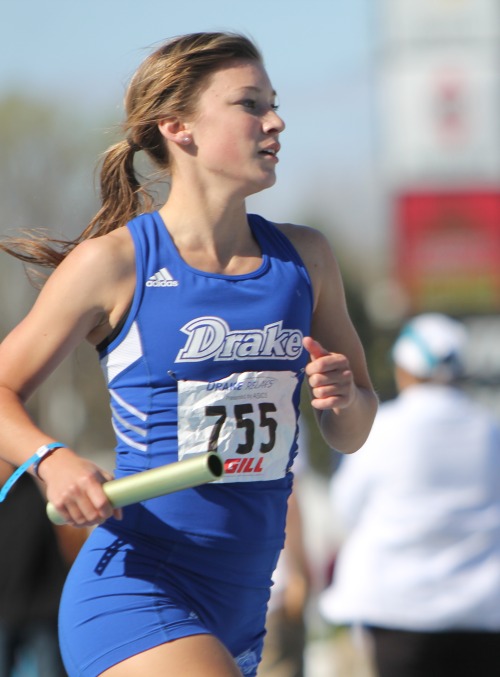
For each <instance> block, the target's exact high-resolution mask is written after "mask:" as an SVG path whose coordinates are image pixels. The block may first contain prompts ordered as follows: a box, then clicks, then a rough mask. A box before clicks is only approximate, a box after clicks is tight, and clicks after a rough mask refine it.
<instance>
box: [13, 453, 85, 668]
mask: <svg viewBox="0 0 500 677" xmlns="http://www.w3.org/2000/svg"><path fill="white" fill-rule="evenodd" d="M12 472H13V468H12V466H10V465H9V464H7V463H5V462H4V461H0V487H1V486H3V484H4V483H5V482H6V480H7V479H8V477H9V476H10V475H11V474H12ZM84 538H85V530H78V529H76V528H73V527H69V526H62V527H54V526H53V525H52V524H51V522H50V521H49V520H48V518H47V515H46V513H45V499H44V497H43V496H42V493H41V491H40V488H39V487H38V486H37V482H36V480H35V479H34V478H33V477H32V476H31V475H28V474H24V475H23V476H21V477H20V478H19V480H18V481H17V482H16V484H15V486H13V487H12V489H11V490H10V492H9V501H8V503H2V504H0V677H65V675H66V672H65V670H64V668H63V665H62V661H61V657H60V654H59V646H58V639H57V613H58V607H59V598H60V595H61V591H62V586H63V584H64V580H65V578H66V574H67V572H68V570H69V565H70V563H71V562H72V560H73V559H74V557H75V556H76V553H77V552H78V549H79V548H80V546H81V544H82V541H83V539H84Z"/></svg>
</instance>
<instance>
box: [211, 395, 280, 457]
mask: <svg viewBox="0 0 500 677" xmlns="http://www.w3.org/2000/svg"><path fill="white" fill-rule="evenodd" d="M228 409H229V412H228ZM230 409H231V407H227V406H226V405H217V404H216V405H210V406H207V407H205V415H206V416H210V417H212V416H213V417H215V418H216V419H217V420H216V421H215V423H214V424H213V426H212V430H211V432H210V438H209V443H208V449H209V451H217V448H218V443H219V436H220V432H221V429H222V426H223V425H224V423H225V421H226V419H227V418H228V416H233V417H234V419H235V424H236V428H238V429H241V430H243V431H244V441H243V442H241V443H240V444H239V445H238V447H237V448H236V453H237V454H249V453H250V452H251V451H252V450H253V448H254V445H255V420H254V418H253V417H252V416H251V414H253V413H254V407H253V404H249V403H248V404H235V405H234V406H233V407H232V409H233V411H232V412H231V411H230ZM275 411H276V405H274V404H273V403H272V402H259V403H258V412H259V423H258V425H259V428H267V441H265V442H261V444H260V447H259V451H260V453H261V454H267V453H268V452H269V451H271V449H272V448H273V447H274V445H275V444H276V430H277V427H278V422H277V421H276V419H275V418H273V417H272V416H270V414H271V413H273V412H275Z"/></svg>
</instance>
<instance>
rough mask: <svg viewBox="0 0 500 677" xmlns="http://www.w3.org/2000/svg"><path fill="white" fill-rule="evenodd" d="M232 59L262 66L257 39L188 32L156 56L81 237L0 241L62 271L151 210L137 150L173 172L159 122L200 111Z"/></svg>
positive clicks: (136, 88) (104, 165)
mask: <svg viewBox="0 0 500 677" xmlns="http://www.w3.org/2000/svg"><path fill="white" fill-rule="evenodd" d="M232 59H249V60H254V61H259V62H261V63H262V56H261V54H260V52H259V50H258V49H257V47H256V46H255V45H254V44H253V42H252V41H251V40H249V39H248V38H247V37H245V36H243V35H239V34H237V33H192V34H188V35H183V36H180V37H177V38H173V39H172V40H169V41H168V42H166V43H165V44H163V45H162V46H161V47H159V48H158V49H157V50H155V51H154V52H153V53H152V54H150V55H149V56H148V57H147V58H146V59H145V60H144V61H143V63H142V64H141V65H140V66H139V68H138V69H137V71H136V73H135V75H134V76H133V77H132V79H131V81H130V84H129V86H128V88H127V91H126V95H125V121H124V122H123V124H122V129H123V136H124V138H123V139H122V140H121V141H119V142H118V143H115V144H114V145H112V146H110V147H109V148H108V149H107V150H106V151H105V152H104V154H103V156H102V159H101V167H100V193H101V207H100V209H99V211H98V212H97V214H96V215H95V216H94V218H93V219H92V220H91V221H90V223H89V224H88V226H87V227H86V228H85V230H84V231H83V232H82V233H81V234H80V235H79V236H78V237H76V238H75V239H74V240H63V239H55V238H51V237H48V236H47V235H45V234H37V233H36V232H32V233H31V234H30V235H29V236H28V234H25V233H23V234H22V235H20V236H19V237H9V238H5V239H4V240H3V241H0V249H1V250H3V251H5V252H7V253H9V254H11V255H12V256H15V257H16V258H18V259H20V260H21V261H24V262H25V263H28V264H31V265H35V266H42V267H47V268H56V267H57V266H58V264H59V263H60V262H61V261H62V260H63V259H64V258H65V257H66V256H67V255H68V254H69V252H70V251H71V250H72V249H74V247H76V246H77V245H78V244H79V243H80V242H83V241H84V240H87V239H90V238H94V237H98V236H100V235H105V234H106V233H109V232H111V231H113V230H115V229H116V228H119V227H121V226H124V225H125V224H126V223H127V222H128V221H129V220H130V219H132V218H134V217H135V216H137V215H138V214H140V213H141V212H143V211H147V210H148V209H151V207H152V204H153V197H152V195H151V194H150V193H149V192H148V190H147V187H146V186H145V185H143V184H141V181H140V179H139V177H138V174H137V172H136V170H135V167H134V156H135V154H136V153H137V152H138V151H144V152H145V153H146V155H147V157H148V159H149V160H150V161H152V162H153V164H154V165H155V166H156V167H157V168H159V169H160V170H161V171H162V172H165V173H166V174H167V175H168V174H170V171H171V167H170V158H169V156H168V152H167V146H166V143H165V142H164V140H163V137H162V136H161V133H160V131H159V129H158V122H159V121H160V120H162V119H165V118H168V117H181V118H182V117H188V116H191V115H193V114H194V113H195V111H196V104H197V99H198V95H199V93H200V90H201V88H202V86H203V84H204V82H205V80H206V78H207V77H208V76H209V75H211V74H212V73H213V72H215V71H216V70H218V69H219V68H221V67H223V66H224V65H225V64H226V63H227V62H228V61H230V60H232Z"/></svg>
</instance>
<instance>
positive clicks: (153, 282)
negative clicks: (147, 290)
mask: <svg viewBox="0 0 500 677" xmlns="http://www.w3.org/2000/svg"><path fill="white" fill-rule="evenodd" d="M178 284H179V282H178V281H177V280H174V278H173V277H172V275H170V273H169V272H168V270H167V269H166V268H161V269H160V270H159V271H158V272H157V273H155V274H154V275H151V277H150V278H149V280H148V281H147V282H146V287H177V286H178Z"/></svg>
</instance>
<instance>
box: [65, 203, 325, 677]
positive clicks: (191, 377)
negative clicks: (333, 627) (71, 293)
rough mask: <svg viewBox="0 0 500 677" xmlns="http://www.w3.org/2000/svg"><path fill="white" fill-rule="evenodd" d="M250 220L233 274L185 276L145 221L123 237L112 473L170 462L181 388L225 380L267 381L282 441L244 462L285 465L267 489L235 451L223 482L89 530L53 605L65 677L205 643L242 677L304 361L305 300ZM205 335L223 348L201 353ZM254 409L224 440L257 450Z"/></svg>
mask: <svg viewBox="0 0 500 677" xmlns="http://www.w3.org/2000/svg"><path fill="white" fill-rule="evenodd" d="M249 223H250V226H251V228H252V232H253V235H254V237H255V239H256V240H257V242H258V243H259V246H260V248H261V251H262V263H261V265H260V266H259V268H258V269H257V270H256V271H254V272H251V273H249V274H245V275H236V276H226V275H217V274H210V273H206V272H203V271H199V270H195V269H193V268H192V267H190V266H189V265H187V264H186V263H185V262H184V261H183V260H182V259H181V257H180V256H179V254H178V252H177V249H176V247H175V245H174V243H173V241H172V240H171V238H170V235H169V233H168V230H167V228H166V227H165V225H164V223H163V221H162V220H161V218H160V216H159V214H158V213H156V212H155V213H153V214H144V215H142V216H140V217H138V218H137V219H134V220H133V221H132V222H130V223H129V224H128V228H129V230H130V232H131V235H132V237H133V241H134V245H135V250H136V270H137V284H136V291H135V294H134V298H133V301H132V305H131V308H130V311H129V314H128V316H127V318H126V320H125V322H124V323H123V326H122V327H121V329H120V331H119V333H118V335H117V336H115V337H113V338H112V340H111V341H110V343H109V345H107V346H105V347H102V348H101V349H100V353H99V355H100V359H101V364H102V367H103V371H104V374H105V377H106V379H107V382H108V387H109V391H110V402H111V411H112V422H113V426H114V428H115V431H116V435H117V467H116V472H115V475H116V477H123V476H127V475H130V474H133V473H136V472H138V471H141V470H147V469H149V468H153V467H157V466H160V465H164V464H166V463H171V462H175V461H177V460H178V459H179V446H178V445H179V426H180V423H179V420H178V397H179V390H180V387H181V386H180V384H181V383H182V384H185V383H188V384H191V383H194V382H201V383H204V384H206V390H207V391H210V390H211V387H212V386H213V387H214V388H215V387H216V385H217V386H221V383H223V382H224V387H226V386H228V384H227V382H226V381H225V380H227V379H229V380H231V378H232V376H233V375H234V374H240V375H241V374H244V375H248V374H254V373H261V372H262V373H266V374H270V376H269V377H268V381H269V383H271V382H272V381H273V374H278V375H277V376H276V378H274V383H278V384H279V389H280V391H284V392H285V395H286V397H287V398H288V402H289V407H290V420H287V422H286V423H285V425H284V426H283V427H284V428H286V429H287V430H291V436H290V443H289V445H286V446H285V445H284V444H282V443H280V444H278V445H276V446H277V447H279V448H276V449H275V448H273V449H272V450H271V453H269V450H268V449H267V447H266V444H265V443H264V444H263V443H262V441H261V442H259V443H258V444H254V445H253V447H252V450H251V453H253V455H254V457H253V460H255V459H256V458H258V463H257V465H260V464H262V465H264V464H265V463H267V462H268V461H269V459H271V460H272V458H275V457H276V455H278V457H279V458H282V459H283V458H284V464H285V465H284V467H283V472H280V473H277V475H278V477H277V478H273V479H266V481H262V480H260V479H258V478H259V477H260V476H259V475H257V474H255V475H254V476H253V477H251V478H250V477H249V476H247V477H245V476H244V474H245V473H248V474H250V473H251V472H253V471H255V470H256V468H255V467H254V466H252V465H251V464H248V463H247V459H248V457H247V456H245V453H247V452H246V451H245V450H244V449H243V450H241V451H240V454H241V456H240V458H238V459H237V462H235V461H234V459H230V464H231V465H230V467H228V468H227V473H226V475H228V478H227V479H228V482H227V483H220V484H218V483H210V484H207V485H204V486H201V487H198V488H194V489H186V490H184V491H179V492H176V493H174V494H169V495H167V496H163V497H160V498H155V499H152V500H149V501H146V502H144V503H141V504H137V505H132V506H129V507H127V508H125V510H124V519H123V521H121V522H116V521H114V520H109V521H108V522H107V523H106V525H103V526H101V527H98V528H96V529H95V530H94V531H93V532H92V534H91V536H90V538H89V540H88V542H87V544H86V545H85V546H84V548H83V550H82V552H81V553H80V555H79V557H78V559H77V562H76V563H75V565H74V567H73V570H72V572H71V574H70V576H69V578H68V581H67V584H66V588H65V592H64V595H63V599H62V604H61V613H60V636H61V646H62V651H63V655H64V659H65V663H66V668H67V670H68V673H69V675H70V677H95V676H96V675H98V674H99V673H100V672H102V671H103V670H105V669H107V668H108V667H110V666H111V665H113V664H115V663H116V662H118V661H121V660H124V659H125V658H127V657H130V656H132V655H134V654H136V653H138V652H139V651H144V650H146V649H147V648H149V647H153V646H155V645H158V644H160V643H163V642H166V641H169V640H172V639H175V638H178V637H182V636H185V635H191V634H199V633H213V634H214V635H215V636H217V637H219V638H220V639H221V641H222V642H223V643H224V644H225V645H226V647H227V648H228V649H229V651H230V652H231V653H232V654H233V656H234V657H235V659H236V660H237V662H238V664H239V665H240V669H241V670H242V672H243V674H244V675H248V677H253V676H254V675H255V674H256V669H257V663H258V661H259V660H260V653H261V649H262V640H263V635H264V623H265V614H266V606H267V601H268V598H269V589H270V586H271V577H272V573H273V570H274V568H275V565H276V562H277V559H278V556H279V552H280V549H281V548H282V546H283V542H284V534H285V519H286V506H287V499H288V496H289V493H290V491H291V486H292V472H291V466H292V463H293V459H294V456H295V454H296V451H297V419H298V407H299V397H300V389H301V383H302V380H303V370H304V368H305V365H306V363H307V360H308V355H307V353H306V351H304V349H303V348H302V342H301V339H302V337H303V336H304V335H307V334H309V333H310V323H311V317H312V290H311V282H310V279H309V276H308V274H307V271H306V269H305V267H304V264H303V262H302V261H301V259H300V257H299V255H298V254H297V252H296V250H295V249H294V248H293V247H292V245H291V243H290V242H289V240H288V239H287V238H286V237H284V235H282V233H281V232H280V231H279V230H278V229H277V228H276V227H275V226H274V225H273V224H271V223H269V222H267V221H265V220H264V219H262V218H261V217H258V216H250V217H249ZM193 328H195V329H193ZM219 330H220V332H222V334H221V336H222V338H221V336H219V337H218V338H221V343H220V345H219V344H218V343H217V345H215V344H216V341H215V334H216V333H217V331H219ZM279 372H283V375H282V376H280V374H279ZM284 375H287V376H286V378H289V379H290V380H289V381H287V384H283V382H282V380H281V379H282V378H283V377H284ZM252 383H253V382H252V381H250V382H247V383H246V385H248V386H250V385H252ZM228 387H229V386H228ZM252 387H253V385H252ZM246 396H247V395H245V397H246ZM236 401H238V402H239V400H236ZM253 402H254V405H255V406H254V410H253V414H252V415H253V419H250V418H249V417H247V418H246V419H244V420H242V421H239V422H238V425H236V427H235V429H234V436H237V435H240V436H241V438H242V439H246V437H245V436H246V435H247V434H248V437H250V436H249V428H250V427H255V428H259V426H260V428H263V430H264V432H262V431H260V433H259V434H264V433H265V435H267V439H268V440H270V439H271V438H272V437H273V435H274V433H275V432H276V430H275V429H274V428H273V425H274V423H276V421H275V420H274V419H273V418H272V416H273V412H272V410H271V413H269V410H268V409H267V408H265V407H264V408H262V407H260V402H261V400H259V399H254V400H253ZM267 404H269V403H266V405H267ZM236 406H238V405H236ZM243 406H244V407H246V406H247V404H246V403H245V402H244V401H243ZM245 411H247V410H246V409H245ZM259 413H260V416H261V418H260V420H259ZM206 415H208V414H206ZM282 422H283V421H281V420H280V425H281V423H282ZM238 439H239V438H238ZM276 439H280V440H281V439H285V438H280V437H279V436H278V437H276ZM286 439H289V438H288V436H287V437H286ZM233 443H234V440H233V441H232V442H231V444H233ZM240 446H241V444H239V445H238V449H239V448H240ZM243 447H245V445H243ZM205 451H207V449H205ZM275 452H279V453H278V454H276V453H275ZM235 453H236V452H235ZM240 459H241V463H240ZM238 472H239V473H240V475H239V476H238V477H237V473H238ZM225 479H226V478H225Z"/></svg>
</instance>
